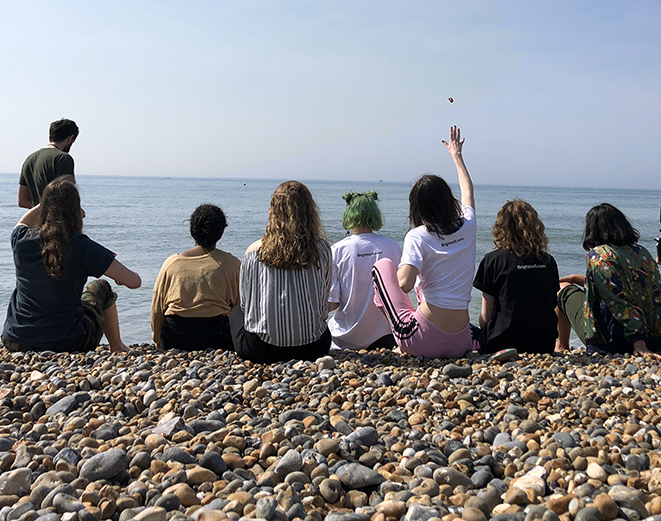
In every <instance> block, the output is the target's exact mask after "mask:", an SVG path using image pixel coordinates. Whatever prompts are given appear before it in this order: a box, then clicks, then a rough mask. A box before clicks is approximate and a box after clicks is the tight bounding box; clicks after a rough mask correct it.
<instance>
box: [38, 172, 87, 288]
mask: <svg viewBox="0 0 661 521" xmlns="http://www.w3.org/2000/svg"><path fill="white" fill-rule="evenodd" d="M39 209H40V211H39V220H38V222H37V225H36V228H37V229H38V230H39V242H40V244H41V256H42V257H43V259H44V268H46V272H47V273H48V275H50V276H51V277H53V278H54V279H57V280H60V279H62V278H64V275H65V272H66V266H67V261H68V258H67V257H68V253H69V252H68V246H69V235H71V234H72V233H80V232H82V231H83V215H82V211H81V208H80V195H79V194H78V189H77V188H76V185H75V183H74V182H73V178H72V177H71V176H60V177H58V178H56V179H55V180H53V181H52V182H51V183H49V184H48V186H46V188H44V193H43V195H42V196H41V203H40V205H39Z"/></svg>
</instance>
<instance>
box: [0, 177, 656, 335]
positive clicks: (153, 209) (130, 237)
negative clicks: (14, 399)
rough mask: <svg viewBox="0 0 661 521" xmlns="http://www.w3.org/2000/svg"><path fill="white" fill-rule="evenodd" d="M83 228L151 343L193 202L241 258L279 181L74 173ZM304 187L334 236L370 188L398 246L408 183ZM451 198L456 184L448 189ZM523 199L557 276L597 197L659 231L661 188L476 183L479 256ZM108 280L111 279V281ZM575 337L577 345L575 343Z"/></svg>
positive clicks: (4, 243)
mask: <svg viewBox="0 0 661 521" xmlns="http://www.w3.org/2000/svg"><path fill="white" fill-rule="evenodd" d="M76 179H77V183H78V186H79V189H80V194H81V200H82V205H83V208H84V210H85V212H86V217H85V221H84V232H85V233H86V234H87V235H88V236H89V237H91V238H92V239H94V240H95V241H97V242H99V243H100V244H103V245H104V246H106V247H107V248H109V249H110V250H112V251H113V252H115V253H116V254H117V259H118V260H119V261H120V262H122V263H123V264H124V265H126V266H127V267H129V268H130V269H132V270H134V271H136V272H138V273H139V274H140V276H141V277H142V287H140V288H139V289H134V290H131V289H128V288H125V287H122V286H118V287H116V291H117V293H118V296H119V298H118V301H117V307H118V312H119V320H120V326H121V332H122V338H123V340H124V342H125V343H127V344H142V343H145V342H151V341H152V340H151V329H150V317H149V312H150V306H151V298H152V289H153V287H154V282H155V281H156V276H157V275H158V271H159V269H160V267H161V264H162V263H163V261H164V260H165V259H166V258H167V257H169V256H170V255H172V254H173V253H178V252H181V251H184V250H186V249H189V248H191V247H192V246H193V241H192V239H191V238H190V234H189V224H188V221H187V219H188V218H189V217H190V214H191V213H192V211H193V210H194V209H195V207H196V206H198V205H199V204H202V203H212V204H216V205H218V206H220V207H221V208H223V210H224V211H225V214H226V215H227V220H228V226H227V229H226V230H225V234H224V235H223V238H222V239H221V241H220V243H219V245H218V247H219V248H220V249H222V250H225V251H228V252H230V253H232V254H233V255H235V256H236V257H238V258H239V259H241V258H242V257H243V253H244V252H245V250H246V248H247V247H248V246H249V245H250V244H251V243H252V242H254V241H255V240H257V239H259V238H260V237H261V236H262V234H263V233H264V229H265V227H266V224H267V221H268V208H269V201H270V198H271V194H272V193H273V191H274V190H275V189H276V187H277V186H278V185H279V184H280V182H282V180H271V179H227V178H192V177H119V176H89V175H88V176H85V175H77V176H76ZM300 181H302V182H303V183H305V184H306V185H307V186H308V188H309V189H310V190H311V192H312V194H313V196H314V199H315V201H316V202H317V205H318V206H319V209H320V212H321V217H322V219H323V223H324V226H325V230H326V233H327V235H328V238H329V239H330V241H331V242H335V241H338V240H340V239H342V238H343V237H345V236H346V233H347V232H346V230H344V229H343V228H342V214H343V212H344V206H345V203H344V201H343V200H342V194H343V193H344V192H347V191H349V190H354V191H357V192H364V191H368V190H375V191H376V192H378V194H379V201H380V207H381V211H382V213H383V215H384V217H385V224H384V226H383V228H382V229H381V231H380V232H379V233H381V234H383V235H385V236H387V237H391V238H392V239H395V240H396V241H398V242H399V243H400V244H401V243H402V242H403V239H404V235H405V234H406V232H407V230H408V229H409V224H408V220H407V216H408V194H409V190H410V188H411V186H412V184H413V182H414V181H415V180H414V179H413V180H407V181H403V182H397V183H393V182H379V181H361V180H356V181H319V180H305V179H301V180H300ZM17 189H18V174H0V194H1V195H0V321H2V323H4V318H5V316H6V309H7V305H8V303H9V299H10V297H11V294H12V292H13V291H14V288H15V273H14V264H13V260H12V253H11V247H10V243H9V239H10V235H11V231H12V228H13V227H14V226H15V225H16V223H17V222H18V220H19V219H20V217H21V216H22V214H23V212H24V210H23V209H21V208H18V206H17V204H16V201H17ZM453 189H454V191H455V195H457V196H458V193H459V192H458V187H457V186H454V187H453ZM513 198H520V199H523V200H525V201H528V202H529V203H530V204H532V205H533V207H535V209H536V210H537V212H538V213H539V216H540V218H541V219H542V221H543V222H544V224H545V226H546V233H547V235H548V238H549V249H550V252H551V254H552V255H553V256H554V257H555V259H556V261H557V263H558V268H559V271H560V274H561V275H567V274H571V273H584V272H585V251H584V250H583V248H582V246H581V242H582V239H581V236H582V231H583V225H584V222H585V214H586V213H587V211H588V210H589V209H590V208H591V207H592V206H594V205H595V204H599V203H602V202H609V203H611V204H613V205H615V206H617V207H618V208H619V209H620V210H622V211H623V212H624V213H625V214H626V215H627V217H628V218H629V219H630V220H631V222H632V223H633V225H634V226H635V227H636V228H637V229H638V230H639V231H640V234H641V240H640V243H641V244H642V245H643V246H645V247H646V248H647V249H648V250H650V252H652V253H654V252H655V248H656V245H655V242H654V238H655V237H658V236H659V226H660V224H659V205H661V191H659V190H633V189H617V190H606V189H592V188H545V187H524V186H489V185H476V187H475V205H476V212H477V261H476V262H477V263H479V261H480V259H481V258H482V257H483V256H484V254H485V253H487V252H489V251H490V250H491V249H492V248H493V240H492V235H491V227H492V226H493V222H494V220H495V217H496V213H497V212H498V209H499V208H500V207H501V206H502V205H503V204H504V203H505V202H506V201H507V200H509V199H513ZM113 284H114V283H113ZM480 302H481V294H480V293H479V292H478V291H476V290H473V295H472V301H471V305H470V315H471V320H472V321H473V322H474V323H477V318H478V315H479V310H480ZM573 343H574V342H573Z"/></svg>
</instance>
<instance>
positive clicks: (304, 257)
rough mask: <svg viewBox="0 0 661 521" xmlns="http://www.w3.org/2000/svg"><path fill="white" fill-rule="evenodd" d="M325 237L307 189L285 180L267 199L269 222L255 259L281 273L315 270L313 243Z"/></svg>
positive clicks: (316, 265)
mask: <svg viewBox="0 0 661 521" xmlns="http://www.w3.org/2000/svg"><path fill="white" fill-rule="evenodd" d="M324 238H325V233H324V231H323V228H322V226H321V219H320V218H319V212H318V210H317V205H316V203H315V202H314V199H313V198H312V194H311V193H310V190H308V188H307V186H305V185H304V184H303V183H300V182H298V181H285V182H284V183H282V184H281V185H280V186H278V188H276V190H275V192H273V196H272V197H271V206H270V208H269V223H268V225H267V226H266V231H265V232H264V236H263V237H262V244H261V246H260V248H259V252H258V257H259V260H260V262H262V263H264V264H265V265H267V266H273V267H274V268H280V269H284V270H304V269H308V268H310V267H319V250H318V249H317V248H318V246H317V244H318V243H319V241H320V240H322V239H324Z"/></svg>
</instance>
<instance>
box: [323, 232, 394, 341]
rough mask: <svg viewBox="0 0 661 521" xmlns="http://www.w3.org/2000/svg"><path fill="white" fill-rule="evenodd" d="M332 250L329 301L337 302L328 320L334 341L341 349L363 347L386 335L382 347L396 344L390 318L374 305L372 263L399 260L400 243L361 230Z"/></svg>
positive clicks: (335, 245) (334, 246) (337, 244)
mask: <svg viewBox="0 0 661 521" xmlns="http://www.w3.org/2000/svg"><path fill="white" fill-rule="evenodd" d="M332 251H333V284H332V286H331V291H330V296H329V301H330V302H337V303H338V308H337V309H336V310H335V315H334V316H333V317H332V318H331V319H330V320H329V321H328V327H329V329H330V331H331V334H332V335H333V343H334V344H335V345H336V346H337V347H340V348H350V349H362V348H368V347H370V346H372V344H373V343H374V342H376V341H378V340H379V339H381V338H383V337H386V336H387V337H389V338H390V342H389V345H387V346H386V345H383V347H390V348H392V347H394V345H395V341H394V339H393V338H392V336H391V331H390V326H389V325H388V321H387V320H386V318H385V317H384V316H383V313H381V312H380V311H379V310H378V309H377V307H376V306H375V305H374V288H373V285H372V266H374V263H375V262H377V261H378V260H380V259H390V260H391V261H393V262H394V263H397V262H399V259H400V256H401V248H400V247H399V244H397V241H394V240H392V239H389V238H388V237H384V236H382V235H378V234H376V233H361V234H356V235H351V236H349V237H346V238H345V239H342V240H341V241H340V242H338V243H336V244H334V245H333V247H332ZM382 343H383V342H382ZM374 347H376V346H374ZM379 347H381V346H379Z"/></svg>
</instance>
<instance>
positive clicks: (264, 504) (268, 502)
mask: <svg viewBox="0 0 661 521" xmlns="http://www.w3.org/2000/svg"><path fill="white" fill-rule="evenodd" d="M277 506H278V502H277V501H276V500H275V498H272V497H260V498H259V499H258V500H257V506H256V507H255V517H257V518H261V519H271V517H273V514H275V509H276V508H277Z"/></svg>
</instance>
